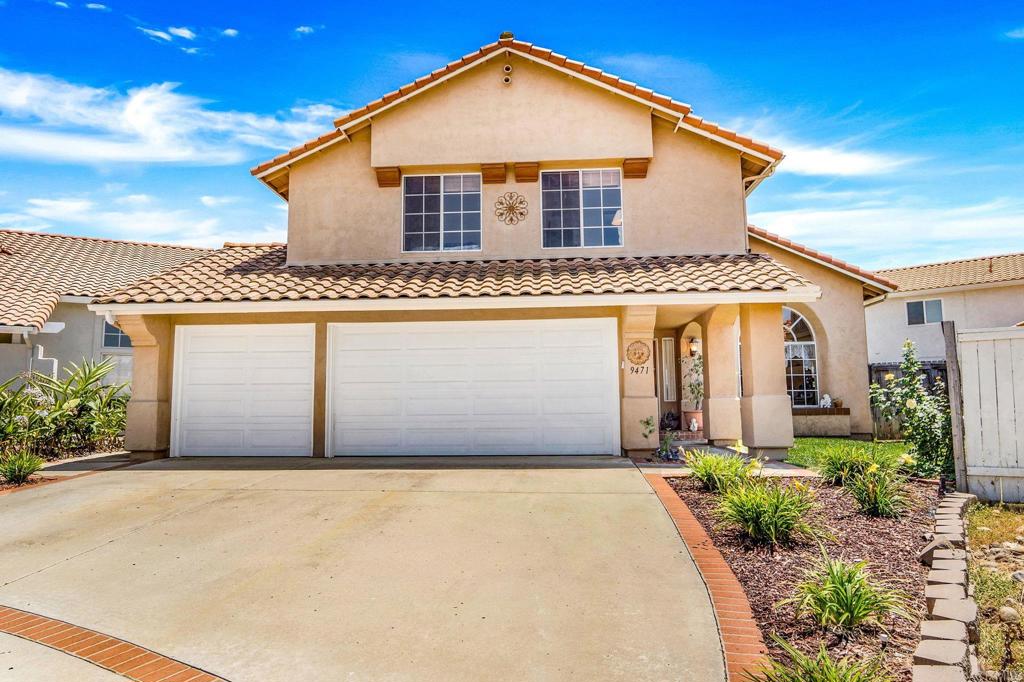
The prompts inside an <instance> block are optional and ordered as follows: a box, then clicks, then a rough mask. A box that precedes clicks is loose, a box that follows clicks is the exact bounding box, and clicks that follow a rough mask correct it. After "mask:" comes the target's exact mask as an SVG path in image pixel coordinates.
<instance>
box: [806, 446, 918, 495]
mask: <svg viewBox="0 0 1024 682" xmlns="http://www.w3.org/2000/svg"><path fill="white" fill-rule="evenodd" d="M873 464H877V465H878V466H879V467H880V468H885V469H891V468H895V467H896V466H898V459H897V458H896V457H894V456H893V454H892V452H891V450H886V449H880V448H875V447H873V446H872V447H864V445H863V444H860V443H854V442H840V443H830V444H828V445H827V446H825V447H823V448H822V449H821V451H820V453H819V455H818V462H817V468H818V473H819V474H820V475H821V478H822V480H824V481H826V482H828V483H831V484H833V485H843V484H844V483H846V481H847V480H849V479H850V478H852V477H854V476H856V475H858V474H861V473H864V472H865V471H867V469H868V468H870V467H871V465H873Z"/></svg>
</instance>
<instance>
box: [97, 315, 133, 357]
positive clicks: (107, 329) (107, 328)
mask: <svg viewBox="0 0 1024 682" xmlns="http://www.w3.org/2000/svg"><path fill="white" fill-rule="evenodd" d="M131 347H132V340H131V337H129V336H128V335H127V334H125V333H124V332H123V331H121V330H120V329H118V328H117V327H115V326H114V325H112V324H110V323H109V322H107V321H106V320H104V321H103V348H104V350H110V349H114V348H131Z"/></svg>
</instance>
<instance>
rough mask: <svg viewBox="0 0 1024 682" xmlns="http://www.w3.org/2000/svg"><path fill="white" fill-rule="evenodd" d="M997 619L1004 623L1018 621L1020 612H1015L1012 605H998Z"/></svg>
mask: <svg viewBox="0 0 1024 682" xmlns="http://www.w3.org/2000/svg"><path fill="white" fill-rule="evenodd" d="M999 620H1001V621H1003V622H1004V623H1019V622H1020V614H1019V613H1017V609H1015V608H1013V607H1012V606H1000V607H999Z"/></svg>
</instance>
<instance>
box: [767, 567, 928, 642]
mask: <svg viewBox="0 0 1024 682" xmlns="http://www.w3.org/2000/svg"><path fill="white" fill-rule="evenodd" d="M783 603H788V604H793V605H794V606H795V608H796V613H797V616H798V617H800V616H804V615H810V616H811V617H812V618H813V619H814V622H815V623H817V624H818V625H819V626H820V627H823V628H836V629H839V630H846V631H849V630H855V629H857V628H859V627H863V626H865V625H874V626H879V627H881V626H882V624H883V621H884V620H885V618H886V617H887V616H899V617H903V618H909V617H910V614H909V612H908V611H907V598H906V596H905V595H903V594H902V593H900V592H897V591H895V590H890V589H887V588H885V587H884V586H882V585H878V584H876V583H873V582H872V581H871V579H870V576H869V575H868V573H867V563H866V562H864V561H858V562H856V563H850V562H847V561H843V560H842V559H832V558H830V557H829V555H828V553H826V552H825V550H824V549H822V551H821V560H820V561H819V562H818V564H817V565H816V566H814V567H813V568H812V569H810V570H809V571H807V572H806V573H805V575H804V581H803V582H801V583H800V584H799V585H797V587H796V595H795V596H793V597H791V598H790V599H786V600H785V601H784V602H783Z"/></svg>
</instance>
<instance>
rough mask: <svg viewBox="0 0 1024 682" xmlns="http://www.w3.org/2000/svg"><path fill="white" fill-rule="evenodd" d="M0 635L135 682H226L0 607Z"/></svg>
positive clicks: (78, 629) (53, 621)
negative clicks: (78, 660)
mask: <svg viewBox="0 0 1024 682" xmlns="http://www.w3.org/2000/svg"><path fill="white" fill-rule="evenodd" d="M0 632H4V633H7V634H9V635H14V636H15V637H20V638H21V639H24V640H27V641H29V642H35V643H36V644H41V645H43V646H46V647H49V648H51V649H54V650H56V651H60V652H62V653H65V654H68V655H69V656H74V657H75V658H79V659H81V660H83V661H87V662H89V663H92V664H93V665H95V666H97V667H100V668H103V669H105V670H109V671H110V672H112V673H115V674H117V675H120V676H121V677H123V678H125V679H126V680H135V682H228V680H226V679H225V678H223V677H218V676H217V675H214V674H212V673H208V672H206V671H205V670H201V669H199V668H196V667H193V666H191V665H188V664H186V663H182V662H181V661H177V660H175V659H173V658H170V657H168V656H164V655H163V654H158V653H156V652H155V651H150V650H149V649H146V648H143V647H140V646H138V645H136V644H132V643H131V642H126V641H124V640H123V639H118V638H117V637H111V636H110V635H105V634H103V633H101V632H96V631H95V630H89V629H87V628H83V627H79V626H77V625H73V624H71V623H67V622H65V621H62V620H57V619H55V618H49V617H47V616H41V615H39V614H36V613H32V612H30V611H23V610H21V609H15V608H12V607H9V606H0Z"/></svg>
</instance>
